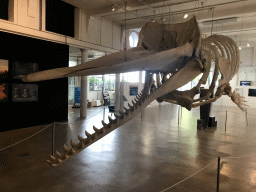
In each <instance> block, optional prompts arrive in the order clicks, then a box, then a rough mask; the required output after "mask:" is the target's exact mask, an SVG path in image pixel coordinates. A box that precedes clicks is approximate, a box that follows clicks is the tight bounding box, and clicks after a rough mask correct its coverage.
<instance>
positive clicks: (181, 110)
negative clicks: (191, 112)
mask: <svg viewBox="0 0 256 192" xmlns="http://www.w3.org/2000/svg"><path fill="white" fill-rule="evenodd" d="M180 117H182V107H180Z"/></svg>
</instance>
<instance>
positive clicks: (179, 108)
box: [178, 107, 180, 125]
mask: <svg viewBox="0 0 256 192" xmlns="http://www.w3.org/2000/svg"><path fill="white" fill-rule="evenodd" d="M178 125H180V107H179V108H178Z"/></svg>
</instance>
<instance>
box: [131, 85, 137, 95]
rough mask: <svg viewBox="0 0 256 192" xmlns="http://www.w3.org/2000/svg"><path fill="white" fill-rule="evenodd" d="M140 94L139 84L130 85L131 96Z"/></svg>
mask: <svg viewBox="0 0 256 192" xmlns="http://www.w3.org/2000/svg"><path fill="white" fill-rule="evenodd" d="M136 95H138V85H130V96H136Z"/></svg>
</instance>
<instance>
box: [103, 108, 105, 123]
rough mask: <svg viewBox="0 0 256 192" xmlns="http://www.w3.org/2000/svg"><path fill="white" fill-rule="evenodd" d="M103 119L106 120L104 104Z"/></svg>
mask: <svg viewBox="0 0 256 192" xmlns="http://www.w3.org/2000/svg"><path fill="white" fill-rule="evenodd" d="M103 121H105V106H104V110H103Z"/></svg>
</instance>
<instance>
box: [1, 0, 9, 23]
mask: <svg viewBox="0 0 256 192" xmlns="http://www.w3.org/2000/svg"><path fill="white" fill-rule="evenodd" d="M8 4H9V0H0V19H4V20H8Z"/></svg>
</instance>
